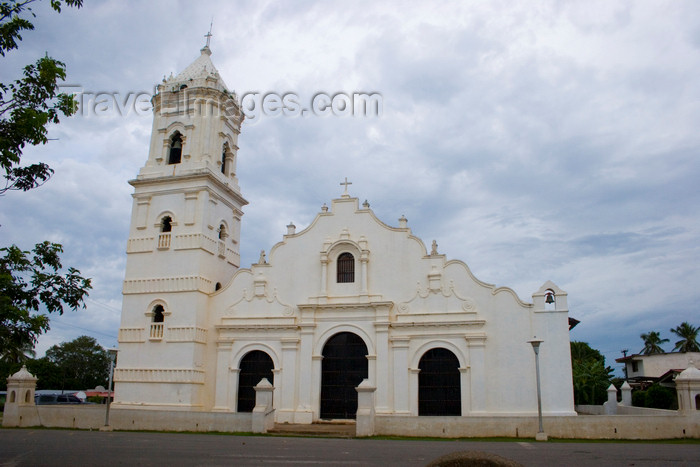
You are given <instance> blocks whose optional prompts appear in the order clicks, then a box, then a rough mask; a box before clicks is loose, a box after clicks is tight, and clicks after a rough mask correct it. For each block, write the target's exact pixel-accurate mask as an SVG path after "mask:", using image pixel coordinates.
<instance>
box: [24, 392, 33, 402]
mask: <svg viewBox="0 0 700 467" xmlns="http://www.w3.org/2000/svg"><path fill="white" fill-rule="evenodd" d="M31 400H32V391H29V390H27V392H25V393H24V402H25V403H26V404H29V402H30V401H31Z"/></svg>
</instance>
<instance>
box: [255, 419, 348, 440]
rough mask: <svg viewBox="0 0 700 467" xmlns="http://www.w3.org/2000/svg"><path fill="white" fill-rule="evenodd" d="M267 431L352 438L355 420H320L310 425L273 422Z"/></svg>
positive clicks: (290, 434)
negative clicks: (337, 421)
mask: <svg viewBox="0 0 700 467" xmlns="http://www.w3.org/2000/svg"><path fill="white" fill-rule="evenodd" d="M268 433H271V434H276V435H285V436H316V437H319V438H354V437H355V422H354V421H352V422H345V421H344V422H339V423H332V422H321V423H312V424H310V425H304V424H298V423H275V427H274V428H273V429H272V430H268Z"/></svg>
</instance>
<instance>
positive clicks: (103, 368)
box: [46, 336, 109, 389]
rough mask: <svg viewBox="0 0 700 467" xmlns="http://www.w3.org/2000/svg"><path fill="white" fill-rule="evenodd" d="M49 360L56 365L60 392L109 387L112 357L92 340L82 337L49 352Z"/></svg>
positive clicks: (54, 347) (47, 355)
mask: <svg viewBox="0 0 700 467" xmlns="http://www.w3.org/2000/svg"><path fill="white" fill-rule="evenodd" d="M46 358H47V359H48V361H49V362H52V363H54V364H55V365H56V370H57V375H58V377H59V378H61V389H92V388H94V387H96V386H98V385H101V386H107V381H108V376H109V374H108V373H109V354H108V353H107V351H106V350H105V349H103V348H102V346H101V345H100V344H98V343H97V341H96V340H95V338H93V337H88V336H80V337H78V338H76V339H74V340H72V341H70V342H63V343H62V344H59V345H54V346H53V347H51V348H50V349H49V350H47V351H46Z"/></svg>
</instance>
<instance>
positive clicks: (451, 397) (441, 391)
mask: <svg viewBox="0 0 700 467" xmlns="http://www.w3.org/2000/svg"><path fill="white" fill-rule="evenodd" d="M418 368H419V369H420V373H418V415H462V391H461V388H460V373H459V360H458V359H457V357H456V356H455V354H453V353H452V352H450V351H449V350H447V349H443V348H435V349H430V350H428V351H427V352H426V353H425V354H423V356H422V357H421V359H420V362H419V363H418Z"/></svg>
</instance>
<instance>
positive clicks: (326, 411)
mask: <svg viewBox="0 0 700 467" xmlns="http://www.w3.org/2000/svg"><path fill="white" fill-rule="evenodd" d="M365 378H367V346H366V345H365V343H364V341H363V340H362V339H361V338H360V337H359V336H357V335H356V334H353V333H350V332H341V333H339V334H336V335H334V336H333V337H331V338H330V339H329V340H328V342H326V345H325V347H323V361H322V363H321V418H324V419H332V418H355V416H356V414H357V391H356V390H355V388H356V387H357V386H359V385H360V383H361V382H362V380H363V379H365Z"/></svg>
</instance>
